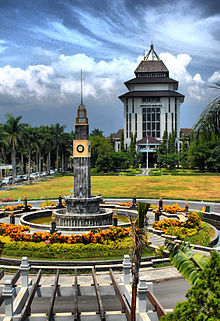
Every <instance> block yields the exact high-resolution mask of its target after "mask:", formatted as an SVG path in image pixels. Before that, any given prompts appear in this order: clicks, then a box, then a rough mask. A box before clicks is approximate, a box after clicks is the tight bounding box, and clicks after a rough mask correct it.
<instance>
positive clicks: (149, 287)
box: [146, 282, 154, 294]
mask: <svg viewBox="0 0 220 321" xmlns="http://www.w3.org/2000/svg"><path fill="white" fill-rule="evenodd" d="M146 285H147V286H148V291H149V292H151V293H152V294H153V293H154V291H153V290H154V286H153V282H146Z"/></svg>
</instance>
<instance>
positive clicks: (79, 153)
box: [73, 94, 91, 198]
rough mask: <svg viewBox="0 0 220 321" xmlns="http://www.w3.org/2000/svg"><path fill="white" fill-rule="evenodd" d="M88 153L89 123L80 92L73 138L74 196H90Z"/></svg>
mask: <svg viewBox="0 0 220 321" xmlns="http://www.w3.org/2000/svg"><path fill="white" fill-rule="evenodd" d="M90 154H91V153H90V142H89V124H88V118H87V117H86V107H85V106H84V104H83V99H82V94H81V104H80V105H79V107H78V111H77V117H76V123H75V140H74V141H73V165H74V196H75V197H80V198H82V197H83V198H88V197H90V196H91V182H90V156H91V155H90Z"/></svg>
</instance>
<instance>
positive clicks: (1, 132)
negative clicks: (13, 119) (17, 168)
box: [0, 124, 8, 162]
mask: <svg viewBox="0 0 220 321" xmlns="http://www.w3.org/2000/svg"><path fill="white" fill-rule="evenodd" d="M7 147H8V133H7V132H6V131H5V128H4V126H3V125H2V124H0V152H1V160H3V161H4V162H5V161H6V156H5V150H6V149H7Z"/></svg>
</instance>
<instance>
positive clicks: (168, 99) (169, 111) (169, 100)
mask: <svg viewBox="0 0 220 321" xmlns="http://www.w3.org/2000/svg"><path fill="white" fill-rule="evenodd" d="M168 112H169V113H170V97H169V98H168Z"/></svg>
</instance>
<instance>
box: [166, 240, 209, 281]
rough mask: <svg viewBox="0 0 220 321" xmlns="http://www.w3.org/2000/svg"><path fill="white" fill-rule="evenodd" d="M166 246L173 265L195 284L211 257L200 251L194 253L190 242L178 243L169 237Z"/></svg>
mask: <svg viewBox="0 0 220 321" xmlns="http://www.w3.org/2000/svg"><path fill="white" fill-rule="evenodd" d="M165 246H166V248H167V250H168V251H169V253H170V260H171V262H172V263H173V265H174V266H175V267H176V268H177V269H178V271H179V272H180V273H181V274H182V276H183V277H184V278H185V279H186V280H188V282H189V283H190V284H195V283H196V281H197V279H198V277H199V272H200V271H202V270H203V269H204V267H205V265H206V263H207V262H208V260H209V258H208V257H207V256H206V255H203V254H200V253H195V254H192V250H193V247H191V246H190V244H189V243H188V244H187V243H185V242H182V243H181V244H177V243H175V242H173V241H170V240H168V239H167V240H166V241H165Z"/></svg>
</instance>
